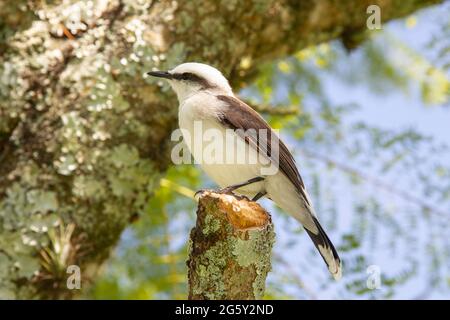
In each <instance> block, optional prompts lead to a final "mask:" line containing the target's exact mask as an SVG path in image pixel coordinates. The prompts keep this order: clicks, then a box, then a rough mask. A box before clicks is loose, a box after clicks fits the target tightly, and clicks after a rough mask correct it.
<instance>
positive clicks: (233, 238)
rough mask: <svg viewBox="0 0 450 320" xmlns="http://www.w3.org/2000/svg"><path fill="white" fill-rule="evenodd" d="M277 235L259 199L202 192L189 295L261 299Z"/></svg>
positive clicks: (195, 297) (193, 240) (192, 241)
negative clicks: (255, 200)
mask: <svg viewBox="0 0 450 320" xmlns="http://www.w3.org/2000/svg"><path fill="white" fill-rule="evenodd" d="M274 239H275V233H274V231H273V225H272V220H271V218H270V215H269V214H268V213H267V212H266V211H265V210H264V209H263V208H262V207H261V206H260V205H259V204H257V203H256V202H253V201H250V200H248V199H247V198H245V197H237V196H232V195H227V194H217V193H214V192H208V191H207V192H204V193H202V194H201V197H200V200H199V205H198V210H197V223H196V226H195V228H193V229H192V231H191V237H190V253H189V260H188V262H187V265H188V269H189V271H188V279H189V280H188V281H189V299H193V300H205V299H207V300H219V299H226V300H236V299H245V300H254V299H260V298H262V296H263V295H264V288H265V281H266V277H267V273H268V272H269V271H270V268H271V263H270V258H271V250H272V246H273V242H274Z"/></svg>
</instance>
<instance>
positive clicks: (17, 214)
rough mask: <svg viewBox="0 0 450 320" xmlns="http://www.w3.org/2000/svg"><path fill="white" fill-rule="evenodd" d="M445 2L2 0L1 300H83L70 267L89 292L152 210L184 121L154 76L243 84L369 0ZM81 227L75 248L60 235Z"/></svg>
mask: <svg viewBox="0 0 450 320" xmlns="http://www.w3.org/2000/svg"><path fill="white" fill-rule="evenodd" d="M439 2H441V1H439V0H373V1H372V0H370V1H368V0H367V1H336V0H305V1H289V0H285V1H279V0H262V1H261V0H257V1H256V0H255V1H250V0H249V1H230V0H223V1H216V0H209V1H208V0H207V1H122V0H111V1H100V0H93V1H76V0H72V1H28V0H17V1H6V0H0V298H10V299H13V298H30V297H36V298H70V297H71V296H72V295H74V294H76V293H78V291H68V290H67V288H66V279H65V277H62V276H61V275H66V274H65V273H64V272H61V271H64V270H66V267H67V266H68V265H71V264H76V265H78V266H80V268H81V274H82V279H83V288H85V287H87V283H86V282H85V281H84V280H85V279H93V278H95V274H96V272H97V270H98V269H99V266H100V265H101V264H102V263H103V262H104V261H105V260H106V259H107V257H108V256H109V253H110V251H111V249H112V248H114V246H115V244H116V243H117V241H118V239H119V237H120V234H121V232H122V231H123V230H124V228H125V227H126V226H127V225H128V224H129V223H130V221H131V220H132V217H134V216H135V215H138V214H140V213H142V212H145V210H146V206H147V205H148V203H149V199H150V197H151V196H152V191H153V189H154V187H155V186H156V185H157V184H158V181H159V179H160V177H161V175H162V174H163V173H164V170H165V169H166V168H167V166H168V165H170V157H169V155H170V147H171V142H170V134H171V132H172V130H173V129H174V128H175V127H176V122H177V107H176V105H177V102H176V99H175V96H174V95H173V94H172V93H171V92H170V90H168V87H167V86H163V87H161V86H159V83H158V81H155V80H153V79H150V78H145V77H144V76H143V74H144V73H145V72H147V71H149V70H152V69H153V68H155V69H169V68H171V67H173V66H175V65H177V64H179V63H181V62H185V61H199V62H204V63H209V64H211V65H214V66H215V67H217V68H219V69H220V70H222V71H223V73H224V75H225V76H226V77H227V78H229V79H230V80H231V83H232V84H233V86H234V88H235V89H238V88H239V87H241V86H243V85H245V84H246V83H247V82H248V81H249V80H250V79H251V78H252V77H254V76H255V75H256V74H257V72H258V67H259V66H260V65H262V64H263V63H264V62H267V61H270V60H271V59H274V58H277V57H282V56H285V55H288V54H291V53H294V52H296V51H297V50H299V49H301V48H304V47H306V46H308V45H313V44H317V43H320V42H324V41H329V40H331V39H336V38H340V37H343V36H345V37H348V36H349V34H350V35H351V34H352V33H353V32H359V31H360V30H361V29H364V28H365V24H366V18H367V14H366V11H365V10H366V8H367V6H368V5H370V4H377V5H379V6H380V8H381V13H382V19H383V21H387V20H389V19H393V18H397V17H402V16H405V15H407V14H409V13H411V12H414V11H416V10H418V9H420V8H422V7H425V6H428V5H431V4H434V3H439ZM71 225H74V231H73V232H72V233H70V234H71V236H70V239H68V242H67V243H66V245H67V246H68V250H69V251H70V254H65V255H64V257H62V256H60V255H61V254H62V253H61V252H56V251H55V250H54V248H53V246H52V241H54V239H52V236H51V234H52V233H54V234H58V232H59V231H58V230H66V229H67V228H68V226H71ZM52 230H53V231H54V232H51V231H52ZM57 238H58V236H56V239H57ZM42 252H53V254H52V255H51V256H52V257H54V261H53V262H51V263H57V264H58V267H57V268H56V270H59V271H58V272H55V271H54V270H55V268H50V267H48V261H43V260H42ZM54 288H60V289H61V290H55V289H54Z"/></svg>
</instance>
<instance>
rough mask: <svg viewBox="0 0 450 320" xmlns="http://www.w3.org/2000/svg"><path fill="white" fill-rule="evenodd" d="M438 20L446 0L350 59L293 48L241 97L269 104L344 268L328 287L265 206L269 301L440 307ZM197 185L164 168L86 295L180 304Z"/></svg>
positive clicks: (442, 221)
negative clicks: (373, 279) (270, 239)
mask: <svg viewBox="0 0 450 320" xmlns="http://www.w3.org/2000/svg"><path fill="white" fill-rule="evenodd" d="M449 14H450V6H449V3H447V4H445V5H442V6H440V7H436V8H430V9H426V10H423V11H422V12H420V13H418V14H414V15H412V16H410V17H408V18H406V19H402V20H398V21H394V22H390V23H387V24H383V29H382V30H378V31H375V32H373V33H372V34H371V37H370V39H368V40H367V41H366V42H364V43H363V44H362V45H361V46H359V47H358V48H356V49H354V50H351V51H349V50H347V49H346V48H345V47H344V46H343V45H342V43H341V42H339V41H334V42H331V43H326V44H321V45H318V46H313V47H309V48H306V49H303V50H301V51H299V52H297V53H296V54H295V55H293V56H290V57H288V58H284V59H281V60H276V61H273V62H271V63H267V64H266V65H264V66H263V68H262V69H263V72H262V73H261V74H259V75H258V77H257V78H256V79H255V80H254V81H253V82H252V83H251V84H250V85H249V86H248V87H246V88H244V89H243V90H241V92H240V93H239V95H240V96H241V97H243V98H246V99H248V100H249V101H251V102H253V103H254V104H255V105H264V106H268V105H270V106H272V107H273V110H270V111H269V112H267V113H265V116H266V118H268V119H269V122H270V123H271V125H272V126H273V127H275V128H277V129H280V131H281V136H282V137H283V138H284V139H285V140H286V141H287V144H288V145H289V147H290V149H291V150H292V152H293V154H294V156H295V159H296V161H297V163H298V165H299V167H300V171H301V174H302V176H303V178H304V180H305V184H306V186H307V187H308V188H309V190H310V193H311V194H312V197H313V200H314V203H315V205H316V210H317V212H318V214H319V217H320V218H321V220H322V221H323V224H324V225H325V226H326V230H329V234H330V237H331V238H332V239H333V241H334V243H335V244H336V246H337V248H338V251H339V252H340V253H341V257H342V259H343V263H344V277H343V279H342V281H340V282H334V281H332V279H331V277H330V276H329V275H328V272H327V270H326V268H324V266H323V262H322V260H321V258H320V256H319V255H317V253H316V252H315V249H314V247H313V246H312V244H311V243H310V240H309V238H308V237H307V235H306V234H305V232H304V231H303V228H301V227H300V225H298V224H297V223H296V222H295V221H294V220H293V219H292V218H290V217H288V216H287V215H286V214H284V213H283V212H281V211H280V210H278V209H277V208H276V207H274V206H273V205H272V204H271V203H270V202H269V201H263V204H264V206H265V207H266V208H268V209H269V210H270V212H271V213H272V216H273V218H274V221H275V222H274V223H275V226H276V233H277V241H276V245H275V249H274V256H273V270H272V272H271V273H270V276H269V279H268V283H267V292H266V297H267V298H269V299H272V298H281V299H431V298H435V299H448V298H450V256H449V254H450V241H449V236H448V234H449V231H450V229H449V224H450V165H449V164H450V150H449V144H450V108H449V107H450V105H449V99H450V97H449V90H450V83H449V76H450V73H449V71H450V51H449V50H450V24H449ZM204 187H214V184H213V183H212V182H211V181H210V180H209V179H208V178H207V177H206V176H204V175H203V174H202V173H201V172H200V169H199V168H197V167H194V166H177V167H172V168H170V170H169V171H168V173H167V176H166V177H164V178H163V179H162V180H161V182H160V187H159V189H158V190H157V192H156V194H155V197H154V198H153V199H152V200H151V205H150V206H149V207H148V210H147V211H146V213H145V215H143V216H142V217H141V218H140V219H139V221H137V222H136V223H134V224H133V225H131V226H130V227H128V228H127V229H126V230H125V232H124V233H123V234H122V237H121V240H120V243H119V246H118V247H117V249H116V250H115V252H114V256H113V257H112V258H111V259H110V260H109V261H108V262H107V265H106V266H105V270H104V273H103V274H102V276H101V278H100V279H98V280H96V282H95V285H94V288H93V289H92V291H91V292H90V293H89V294H88V295H87V297H89V298H108V299H109V298H112V299H129V298H134V299H148V298H150V299H153V298H159V299H173V298H175V299H177V298H185V297H186V292H187V288H186V265H185V260H186V257H187V248H186V243H187V239H188V235H189V231H190V229H191V228H192V227H193V225H194V222H195V207H196V204H195V202H194V201H193V199H192V194H193V191H195V190H197V189H199V188H204ZM370 266H373V267H372V268H370ZM378 271H379V274H380V277H381V283H380V286H379V288H377V289H370V288H369V287H368V284H367V281H370V279H369V278H370V276H371V275H372V276H375V275H376V274H377V273H378Z"/></svg>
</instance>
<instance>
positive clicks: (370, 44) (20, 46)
mask: <svg viewBox="0 0 450 320" xmlns="http://www.w3.org/2000/svg"><path fill="white" fill-rule="evenodd" d="M372 4H375V5H378V6H379V7H380V10H381V18H382V24H381V27H382V28H381V29H380V30H369V29H368V28H367V25H366V20H367V18H368V16H369V15H368V14H367V11H366V9H367V7H368V6H369V5H372ZM187 61H197V62H203V63H208V64H211V65H213V66H215V67H217V68H218V69H220V70H221V71H222V72H223V73H224V75H226V76H227V78H229V79H230V81H231V84H232V86H233V88H235V89H236V93H237V94H238V95H239V96H240V97H241V98H242V99H245V100H246V101H247V102H249V103H250V105H252V106H253V107H255V109H256V110H258V111H259V112H261V114H262V115H263V116H264V117H265V118H266V119H267V120H268V121H269V122H270V124H271V125H272V126H273V127H274V128H276V129H279V130H280V132H281V136H282V138H283V139H284V140H285V142H286V144H287V145H288V147H289V148H290V150H291V151H292V153H293V155H294V157H295V159H296V161H297V164H298V166H299V169H300V172H301V174H302V176H303V179H304V181H305V185H306V186H307V188H308V190H309V193H310V194H311V197H312V199H313V202H314V204H315V207H316V211H317V213H318V215H319V217H320V220H321V223H322V224H323V225H324V228H325V229H326V230H327V232H328V234H329V236H330V238H331V239H332V240H333V242H334V244H335V245H336V247H337V249H338V251H339V252H340V256H341V258H342V260H343V267H344V276H343V279H342V280H341V281H339V282H335V281H333V280H332V278H331V277H330V275H329V273H328V271H327V269H326V268H325V266H324V263H323V261H322V259H321V258H320V256H319V255H318V254H317V252H316V250H315V248H314V247H313V245H312V243H311V241H310V239H309V238H308V236H307V235H306V234H305V232H304V230H303V228H302V227H301V226H300V225H299V224H298V223H297V222H296V221H294V220H293V219H292V218H290V217H289V216H287V215H286V214H285V213H283V212H281V211H280V210H279V209H278V208H276V207H274V206H273V205H272V204H271V203H270V202H269V201H267V200H262V204H263V206H265V207H266V208H267V209H268V210H269V211H270V212H271V214H272V217H273V220H274V224H275V231H276V234H277V238H276V244H275V248H274V250H273V264H272V271H271V272H270V274H269V277H268V280H267V288H266V295H265V298H267V299H432V298H436V299H448V298H450V237H449V232H450V229H449V227H450V226H449V224H450V3H449V1H444V0H389V1H386V0H359V1H334V0H302V1H290V0H242V1H233V0H201V1H200V0H192V1H177V0H171V1H152V0H86V1H84V0H83V1H81V0H60V1H57V0H15V1H9V0H0V299H17V298H20V299H71V298H84V299H184V298H186V297H187V268H186V263H185V261H186V259H187V255H188V252H187V240H188V236H189V232H190V230H191V228H192V227H193V226H194V224H195V209H196V203H195V201H194V199H193V194H194V192H195V191H196V190H198V189H200V188H214V187H215V185H214V184H213V183H212V181H211V180H210V179H208V177H206V176H205V175H204V174H203V173H202V172H201V170H200V169H199V168H198V167H196V166H194V165H181V166H174V165H172V163H171V161H170V151H171V147H172V144H171V142H170V133H171V132H172V131H173V130H174V129H175V128H176V127H177V110H178V109H177V101H176V97H175V95H174V93H173V92H172V91H171V90H170V88H169V86H168V85H167V84H165V83H164V82H162V81H159V80H155V79H152V78H150V77H145V73H146V72H148V71H151V70H156V69H158V70H167V69H170V68H173V67H174V66H176V65H178V64H180V63H183V62H187ZM73 265H74V266H77V267H79V268H80V271H81V279H82V281H81V285H82V288H81V290H70V289H69V288H68V287H67V279H68V276H69V274H68V273H67V270H68V268H69V266H73ZM378 279H379V281H377V280H378ZM374 286H375V287H376V288H374Z"/></svg>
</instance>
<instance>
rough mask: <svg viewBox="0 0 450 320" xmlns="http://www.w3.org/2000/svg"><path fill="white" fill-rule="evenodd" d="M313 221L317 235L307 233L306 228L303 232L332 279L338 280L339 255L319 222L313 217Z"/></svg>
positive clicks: (339, 273)
mask: <svg viewBox="0 0 450 320" xmlns="http://www.w3.org/2000/svg"><path fill="white" fill-rule="evenodd" d="M313 220H314V224H315V225H316V227H317V230H318V233H317V234H315V233H314V232H312V231H309V230H308V229H306V228H305V230H306V232H307V233H308V235H309V236H310V237H311V240H312V241H313V242H314V245H315V246H316V248H317V250H319V253H320V255H321V256H322V258H323V261H325V263H326V264H327V266H328V270H329V271H330V273H331V274H332V275H333V278H334V279H335V280H339V279H340V278H341V276H342V266H341V259H340V258H339V255H338V253H337V251H336V249H335V248H334V246H333V243H331V240H330V238H328V236H327V234H326V233H325V231H324V230H323V228H322V226H321V225H320V223H319V221H318V220H317V219H316V218H315V217H313Z"/></svg>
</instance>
